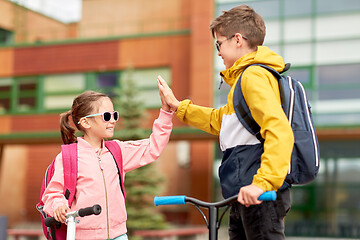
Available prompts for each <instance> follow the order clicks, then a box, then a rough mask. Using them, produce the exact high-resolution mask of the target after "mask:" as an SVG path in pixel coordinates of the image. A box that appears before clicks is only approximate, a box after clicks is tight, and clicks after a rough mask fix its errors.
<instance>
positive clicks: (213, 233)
mask: <svg viewBox="0 0 360 240" xmlns="http://www.w3.org/2000/svg"><path fill="white" fill-rule="evenodd" d="M237 198H238V195H234V196H232V197H230V198H228V199H224V200H222V201H219V202H214V203H209V202H203V201H200V200H198V199H196V198H191V197H186V196H184V195H181V196H164V197H155V198H154V204H155V206H159V205H177V204H186V203H191V204H193V205H194V206H195V207H196V209H197V210H199V212H200V213H201V215H202V216H203V218H204V220H205V222H206V225H207V228H208V229H209V240H216V239H217V238H218V229H219V227H220V223H221V220H222V218H223V217H224V215H225V213H226V212H227V210H228V209H229V207H230V204H231V203H233V202H236V201H237ZM258 199H259V200H260V201H275V200H276V192H275V191H269V192H264V193H263V194H261V195H260V197H259V198H258ZM200 207H202V208H207V209H208V210H209V220H208V219H207V218H206V216H205V214H204V212H203V211H202V210H201V209H200ZM222 207H226V209H225V211H224V212H223V213H222V215H221V216H220V219H218V215H219V208H222Z"/></svg>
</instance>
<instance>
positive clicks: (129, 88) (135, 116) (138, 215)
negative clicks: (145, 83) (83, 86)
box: [114, 68, 166, 239]
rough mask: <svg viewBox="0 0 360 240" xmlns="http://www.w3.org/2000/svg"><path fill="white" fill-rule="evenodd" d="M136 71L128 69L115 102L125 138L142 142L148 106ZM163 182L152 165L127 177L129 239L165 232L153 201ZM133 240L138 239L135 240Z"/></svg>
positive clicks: (130, 173) (162, 219)
mask: <svg viewBox="0 0 360 240" xmlns="http://www.w3.org/2000/svg"><path fill="white" fill-rule="evenodd" d="M132 72H133V70H132V69H130V68H129V69H127V70H126V71H125V73H124V75H123V78H122V82H121V84H122V86H121V89H119V90H118V91H117V97H116V99H114V105H115V108H116V109H118V110H119V113H120V117H121V120H122V121H121V122H122V125H121V128H122V129H121V131H120V132H121V135H122V136H121V138H122V139H127V140H139V139H144V138H147V137H148V133H147V131H146V130H144V129H142V128H140V122H141V120H142V119H143V118H144V117H145V116H144V115H145V114H144V113H145V109H144V103H143V101H141V99H139V97H138V96H139V90H138V88H137V86H136V83H135V81H134V80H133V78H132ZM162 182H163V179H162V178H161V177H160V176H159V173H158V172H157V171H156V169H155V168H154V167H153V166H152V165H151V164H149V165H146V166H144V167H141V168H138V169H136V170H133V171H131V172H128V173H127V174H126V176H125V191H126V209H127V214H128V220H127V227H128V232H129V235H131V234H132V232H133V231H135V230H142V229H162V228H165V227H166V223H165V220H164V217H163V215H162V214H160V213H159V212H157V211H156V209H155V208H154V203H153V198H154V196H155V195H156V194H158V193H159V191H160V185H161V183H162ZM132 239H134V238H133V237H132Z"/></svg>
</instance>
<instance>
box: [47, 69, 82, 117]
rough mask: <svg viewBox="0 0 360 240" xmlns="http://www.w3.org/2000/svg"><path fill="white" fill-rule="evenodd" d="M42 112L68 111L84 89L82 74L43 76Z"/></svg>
mask: <svg viewBox="0 0 360 240" xmlns="http://www.w3.org/2000/svg"><path fill="white" fill-rule="evenodd" d="M43 79H44V110H45V111H51V110H61V111H62V110H64V109H69V108H70V107H71V105H72V102H73V100H74V98H75V97H76V96H77V95H78V94H80V93H81V92H82V91H84V89H85V87H86V82H85V75H84V74H80V73H79V74H61V75H48V76H44V77H43Z"/></svg>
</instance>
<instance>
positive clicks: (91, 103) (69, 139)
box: [60, 91, 108, 144]
mask: <svg viewBox="0 0 360 240" xmlns="http://www.w3.org/2000/svg"><path fill="white" fill-rule="evenodd" d="M104 97H108V96H107V95H106V94H103V93H98V92H94V91H86V92H83V93H82V94H80V95H79V96H77V97H76V98H75V99H74V101H73V104H72V108H71V110H69V111H67V112H64V113H62V114H61V115H60V132H61V138H62V140H63V142H64V144H70V143H75V142H76V135H75V132H76V129H74V128H73V127H72V126H71V125H70V123H69V117H70V116H71V118H72V121H73V123H74V124H75V127H76V128H77V129H78V130H80V131H84V129H83V127H82V126H81V125H80V124H78V122H79V121H80V119H81V118H82V117H85V116H86V115H90V114H92V113H93V112H94V111H95V110H96V107H98V106H97V104H99V103H98V101H99V100H100V99H101V98H104Z"/></svg>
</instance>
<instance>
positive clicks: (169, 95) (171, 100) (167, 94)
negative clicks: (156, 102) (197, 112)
mask: <svg viewBox="0 0 360 240" xmlns="http://www.w3.org/2000/svg"><path fill="white" fill-rule="evenodd" d="M157 81H158V87H159V93H160V98H161V102H163V101H164V102H165V103H166V104H167V105H168V106H169V107H170V110H172V111H176V110H177V109H178V107H179V103H180V102H179V101H178V100H177V99H176V97H175V95H174V93H173V92H172V90H171V89H170V87H169V86H168V85H167V83H166V82H165V80H164V79H163V78H162V77H161V76H160V75H159V76H158V78H157Z"/></svg>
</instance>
